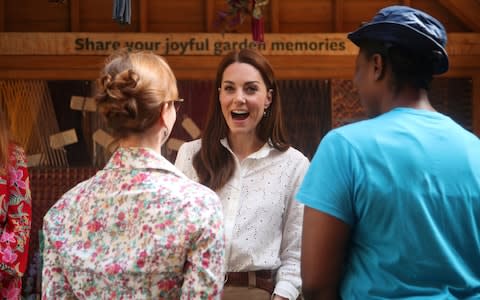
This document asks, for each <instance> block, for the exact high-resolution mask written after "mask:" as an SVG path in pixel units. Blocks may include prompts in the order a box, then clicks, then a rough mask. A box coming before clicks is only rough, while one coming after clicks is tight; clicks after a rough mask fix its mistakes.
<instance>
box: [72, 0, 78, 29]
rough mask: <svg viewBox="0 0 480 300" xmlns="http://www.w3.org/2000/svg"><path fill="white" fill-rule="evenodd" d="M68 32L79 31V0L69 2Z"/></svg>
mask: <svg viewBox="0 0 480 300" xmlns="http://www.w3.org/2000/svg"><path fill="white" fill-rule="evenodd" d="M70 31H71V32H78V31H80V0H70Z"/></svg>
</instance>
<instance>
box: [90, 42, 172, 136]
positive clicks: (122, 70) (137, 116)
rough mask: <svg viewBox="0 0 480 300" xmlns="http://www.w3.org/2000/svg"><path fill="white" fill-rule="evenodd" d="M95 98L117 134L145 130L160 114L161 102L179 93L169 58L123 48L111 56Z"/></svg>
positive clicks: (108, 123) (114, 134)
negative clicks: (167, 59)
mask: <svg viewBox="0 0 480 300" xmlns="http://www.w3.org/2000/svg"><path fill="white" fill-rule="evenodd" d="M97 85H98V92H97V95H96V96H95V100H96V101H97V104H98V109H99V111H100V112H101V113H102V114H103V115H104V116H105V118H106V120H107V125H108V127H109V128H110V129H111V130H112V134H113V136H114V137H115V138H117V139H118V138H124V137H126V136H128V135H130V134H137V133H142V132H144V131H145V130H147V129H149V128H150V127H151V126H152V125H153V124H154V123H155V122H156V121H157V120H158V118H159V117H160V114H161V105H162V104H163V103H165V102H167V101H169V100H171V99H167V97H168V96H169V95H170V94H171V92H172V91H173V92H174V93H177V91H176V90H177V87H176V80H175V76H174V75H173V72H172V70H171V69H170V67H169V66H168V64H167V62H166V61H165V60H164V59H162V58H161V57H160V56H158V55H155V54H154V53H150V52H137V53H130V52H127V51H121V52H119V53H115V54H114V55H112V56H111V57H109V58H108V59H107V62H106V64H105V67H104V69H103V71H102V74H101V76H100V78H99V79H98V84H97Z"/></svg>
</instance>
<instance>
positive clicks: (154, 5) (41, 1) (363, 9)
mask: <svg viewBox="0 0 480 300" xmlns="http://www.w3.org/2000/svg"><path fill="white" fill-rule="evenodd" d="M55 1H57V2H55ZM112 2H113V1H112V0H61V1H59V0H15V1H9V0H0V31H7V32H17V31H18V32H163V33H165V32H220V31H221V28H218V27H217V26H215V19H216V16H217V13H218V12H219V11H221V10H224V9H225V0H178V1H159V0H132V23H131V24H130V25H119V24H117V23H115V22H114V21H113V20H112ZM396 4H400V5H408V6H412V7H415V8H419V9H422V10H425V11H426V12H428V13H430V14H431V15H433V16H434V17H436V18H437V19H439V20H440V21H441V22H442V23H444V25H445V27H446V28H447V31H448V32H477V33H480V22H479V20H478V17H479V16H480V0H400V1H387V0H270V3H269V4H268V6H267V8H266V11H265V29H266V32H271V33H320V32H348V31H351V30H353V29H355V28H356V27H357V26H358V25H359V24H360V23H361V22H363V21H366V20H369V19H370V18H371V17H372V16H373V15H374V14H375V12H377V11H378V10H379V9H380V8H382V7H385V6H388V5H396ZM249 30H250V29H249V26H248V22H245V24H244V25H243V26H241V27H240V28H239V32H248V31H249Z"/></svg>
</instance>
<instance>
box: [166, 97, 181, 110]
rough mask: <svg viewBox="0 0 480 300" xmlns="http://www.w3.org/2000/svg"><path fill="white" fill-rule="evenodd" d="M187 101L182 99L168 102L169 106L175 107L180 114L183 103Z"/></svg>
mask: <svg viewBox="0 0 480 300" xmlns="http://www.w3.org/2000/svg"><path fill="white" fill-rule="evenodd" d="M183 101H185V100H184V99H182V98H178V99H174V100H169V101H167V103H168V104H170V103H171V104H173V105H174V106H175V111H176V112H178V111H179V110H180V106H181V105H182V102H183Z"/></svg>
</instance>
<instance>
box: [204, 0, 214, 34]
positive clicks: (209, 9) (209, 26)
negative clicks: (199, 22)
mask: <svg viewBox="0 0 480 300" xmlns="http://www.w3.org/2000/svg"><path fill="white" fill-rule="evenodd" d="M205 16H206V17H205V28H206V31H207V32H215V28H214V27H215V26H214V24H215V0H205Z"/></svg>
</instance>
